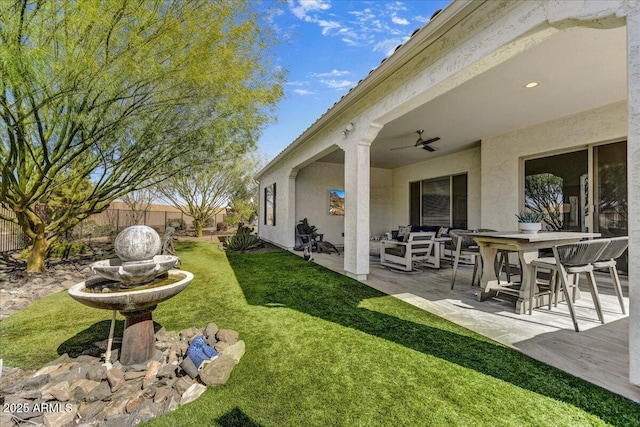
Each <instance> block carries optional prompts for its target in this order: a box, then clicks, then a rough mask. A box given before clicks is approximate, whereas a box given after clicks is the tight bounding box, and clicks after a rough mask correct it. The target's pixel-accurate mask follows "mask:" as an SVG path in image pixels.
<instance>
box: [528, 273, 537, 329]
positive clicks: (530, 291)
mask: <svg viewBox="0 0 640 427" xmlns="http://www.w3.org/2000/svg"><path fill="white" fill-rule="evenodd" d="M537 277H538V267H536V266H535V265H534V266H533V282H532V283H531V286H530V287H529V316H531V315H532V314H533V298H534V296H535V288H536V283H537V282H538V280H537Z"/></svg>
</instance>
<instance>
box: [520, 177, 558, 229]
mask: <svg viewBox="0 0 640 427" xmlns="http://www.w3.org/2000/svg"><path fill="white" fill-rule="evenodd" d="M562 186H563V180H562V178H561V177H559V176H556V175H554V174H551V173H541V174H537V175H529V176H527V177H526V178H525V181H524V197H525V206H526V207H527V209H529V210H531V211H532V212H536V213H541V214H543V215H544V222H545V223H547V226H548V228H549V229H551V230H562V226H563V224H564V217H563V213H562V204H563V191H562Z"/></svg>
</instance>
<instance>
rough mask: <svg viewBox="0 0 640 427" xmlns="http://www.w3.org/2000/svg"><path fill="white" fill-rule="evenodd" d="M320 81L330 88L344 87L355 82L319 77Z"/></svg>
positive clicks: (350, 85)
mask: <svg viewBox="0 0 640 427" xmlns="http://www.w3.org/2000/svg"><path fill="white" fill-rule="evenodd" d="M320 83H322V84H324V85H326V86H327V87H328V88H330V89H345V88H348V87H352V86H354V85H355V82H353V81H351V80H333V79H331V80H324V79H321V80H320Z"/></svg>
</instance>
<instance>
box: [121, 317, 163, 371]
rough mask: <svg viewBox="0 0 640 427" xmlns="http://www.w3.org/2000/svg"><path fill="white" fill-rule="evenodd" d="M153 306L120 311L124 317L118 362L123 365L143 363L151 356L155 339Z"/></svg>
mask: <svg viewBox="0 0 640 427" xmlns="http://www.w3.org/2000/svg"><path fill="white" fill-rule="evenodd" d="M155 308H156V306H155V305H154V306H153V307H149V308H146V309H144V310H136V311H121V312H120V314H122V315H123V316H124V317H125V322H124V333H123V334H122V347H121V348H120V363H122V364H123V365H125V366H127V365H135V364H138V363H144V362H146V361H147V360H149V359H151V358H152V357H153V354H154V352H155V341H156V340H155V335H154V330H153V316H152V312H153V310H154V309H155Z"/></svg>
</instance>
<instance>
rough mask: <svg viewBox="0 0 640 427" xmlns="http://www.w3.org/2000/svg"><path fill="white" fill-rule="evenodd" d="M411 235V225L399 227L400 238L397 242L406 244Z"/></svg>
mask: <svg viewBox="0 0 640 427" xmlns="http://www.w3.org/2000/svg"><path fill="white" fill-rule="evenodd" d="M409 233H411V226H409V225H400V226H398V238H397V239H396V240H398V241H400V242H406V241H407V238H408V237H409Z"/></svg>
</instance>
